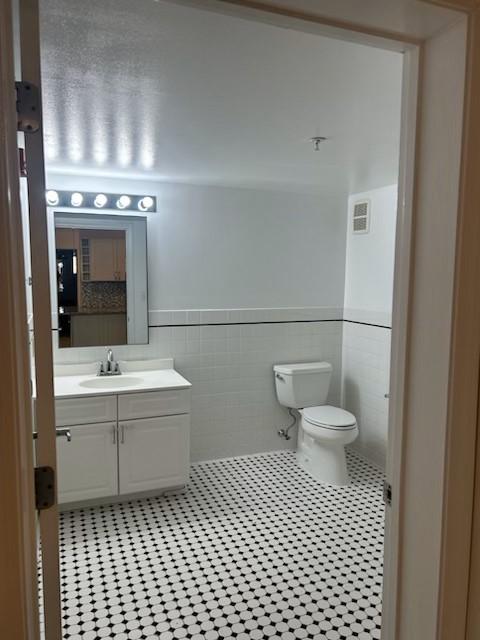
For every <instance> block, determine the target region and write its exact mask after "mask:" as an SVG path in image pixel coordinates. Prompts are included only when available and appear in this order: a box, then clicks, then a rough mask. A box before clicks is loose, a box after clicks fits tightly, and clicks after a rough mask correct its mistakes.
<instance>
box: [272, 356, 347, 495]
mask: <svg viewBox="0 0 480 640" xmlns="http://www.w3.org/2000/svg"><path fill="white" fill-rule="evenodd" d="M273 370H274V373H275V388H276V391H277V397H278V401H279V402H280V404H282V405H283V406H284V407H288V408H290V409H297V410H298V412H299V413H300V424H299V429H298V446H297V460H298V463H299V465H300V466H302V467H303V468H304V469H306V470H307V471H308V472H309V473H310V474H311V475H312V476H314V477H315V478H317V479H318V480H320V481H321V482H325V483H327V484H331V485H335V486H342V485H347V484H349V483H350V479H349V476H348V471H347V462H346V457H345V445H347V444H350V443H351V442H353V441H354V440H355V439H356V437H357V436H358V426H357V421H356V419H355V416H354V415H353V414H351V413H349V412H348V411H344V410H343V409H340V408H339V407H333V406H331V405H328V404H325V402H326V400H327V396H328V389H329V387H330V380H331V377H332V365H331V364H330V363H328V362H306V363H299V364H280V365H275V366H274V367H273Z"/></svg>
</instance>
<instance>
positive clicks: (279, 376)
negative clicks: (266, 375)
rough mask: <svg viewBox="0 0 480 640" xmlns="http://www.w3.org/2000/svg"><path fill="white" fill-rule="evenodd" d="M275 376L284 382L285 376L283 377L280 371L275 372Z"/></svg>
mask: <svg viewBox="0 0 480 640" xmlns="http://www.w3.org/2000/svg"><path fill="white" fill-rule="evenodd" d="M275 377H276V378H277V379H278V380H281V381H282V382H285V378H284V377H283V376H282V375H281V374H280V373H276V374H275Z"/></svg>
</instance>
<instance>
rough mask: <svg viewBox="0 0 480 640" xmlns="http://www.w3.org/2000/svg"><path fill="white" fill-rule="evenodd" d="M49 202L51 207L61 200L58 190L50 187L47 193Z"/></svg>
mask: <svg viewBox="0 0 480 640" xmlns="http://www.w3.org/2000/svg"><path fill="white" fill-rule="evenodd" d="M46 198H47V204H48V205H50V206H51V207H55V206H56V205H57V204H58V203H59V202H60V196H59V195H58V193H57V192H56V191H54V190H53V189H50V190H49V191H47V194H46Z"/></svg>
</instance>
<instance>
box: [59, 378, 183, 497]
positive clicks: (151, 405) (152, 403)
mask: <svg viewBox="0 0 480 640" xmlns="http://www.w3.org/2000/svg"><path fill="white" fill-rule="evenodd" d="M56 424H57V426H58V427H68V428H69V430H70V432H71V441H70V442H68V441H67V440H66V439H65V438H59V439H58V440H57V465H58V496H59V503H60V504H65V503H77V502H84V501H88V500H92V499H99V498H102V499H104V498H108V497H115V496H117V497H118V496H125V495H129V494H138V493H142V492H146V491H150V492H151V491H155V490H163V489H168V488H174V487H179V486H183V485H185V484H186V483H187V481H188V472H189V466H190V389H189V388H184V389H166V390H161V391H145V392H141V393H116V394H110V395H103V396H87V395H83V396H82V397H72V398H61V399H57V400H56Z"/></svg>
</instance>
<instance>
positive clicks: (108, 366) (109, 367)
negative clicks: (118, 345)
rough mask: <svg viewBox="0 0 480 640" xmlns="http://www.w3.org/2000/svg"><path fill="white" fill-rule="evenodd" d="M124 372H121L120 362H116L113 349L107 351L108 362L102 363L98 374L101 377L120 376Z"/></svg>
mask: <svg viewBox="0 0 480 640" xmlns="http://www.w3.org/2000/svg"><path fill="white" fill-rule="evenodd" d="M121 373H122V372H121V371H120V367H119V366H118V362H117V361H116V360H115V358H114V356H113V351H112V350H111V349H107V360H106V362H101V363H100V370H99V372H98V375H99V376H119V375H120V374H121Z"/></svg>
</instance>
